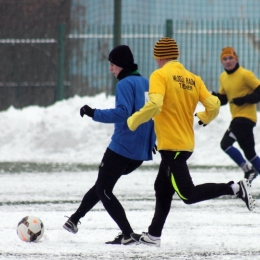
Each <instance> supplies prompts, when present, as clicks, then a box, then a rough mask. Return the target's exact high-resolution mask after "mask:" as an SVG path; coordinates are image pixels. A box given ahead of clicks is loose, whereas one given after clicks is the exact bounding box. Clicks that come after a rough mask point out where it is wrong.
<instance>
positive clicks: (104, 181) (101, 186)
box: [71, 149, 143, 236]
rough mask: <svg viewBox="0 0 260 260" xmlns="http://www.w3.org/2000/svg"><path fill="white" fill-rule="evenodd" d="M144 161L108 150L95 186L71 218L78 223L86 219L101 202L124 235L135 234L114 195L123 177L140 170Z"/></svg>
mask: <svg viewBox="0 0 260 260" xmlns="http://www.w3.org/2000/svg"><path fill="white" fill-rule="evenodd" d="M142 163H143V161H138V160H132V159H129V158H126V157H124V156H121V155H119V154H117V153H115V152H113V151H111V150H110V149H107V150H106V152H105V154H104V156H103V159H102V162H101V164H100V166H99V172H98V178H97V181H96V183H95V185H94V186H93V187H92V188H91V189H90V190H89V191H88V192H87V193H86V194H85V196H84V198H83V200H82V202H81V204H80V206H79V208H78V209H77V211H76V212H75V213H74V214H73V215H72V216H71V217H72V219H73V220H75V221H78V220H79V219H80V218H82V217H84V216H85V214H86V213H87V212H88V211H90V210H91V209H92V208H93V207H94V206H95V205H96V204H97V203H98V202H99V201H100V200H101V202H102V203H103V205H104V207H105V209H106V210H107V212H108V213H109V215H110V216H111V217H112V218H113V220H114V221H115V222H116V223H117V225H118V226H119V228H120V229H121V231H122V232H123V234H124V235H126V236H130V234H131V233H132V232H133V230H132V228H131V226H130V223H129V222H128V220H127V217H126V214H125V210H124V208H123V207H122V205H121V203H120V202H119V201H118V199H117V198H116V197H115V195H114V194H113V188H114V186H115V184H116V182H117V181H118V179H119V178H120V177H121V176H122V175H127V174H129V173H131V172H133V171H134V170H135V169H136V168H138V167H139V166H140V165H141V164H142Z"/></svg>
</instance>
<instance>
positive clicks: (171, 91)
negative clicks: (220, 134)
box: [127, 60, 220, 151]
mask: <svg viewBox="0 0 260 260" xmlns="http://www.w3.org/2000/svg"><path fill="white" fill-rule="evenodd" d="M198 102H201V103H202V104H203V105H204V107H205V111H203V112H199V113H197V116H198V118H199V119H200V120H201V121H202V122H203V123H204V124H208V123H209V122H210V121H211V120H213V119H214V118H215V117H216V116H217V115H218V112H219V107H220V101H219V99H218V98H217V97H215V96H213V95H211V93H210V92H209V91H208V90H207V88H206V86H205V84H204V82H203V81H202V79H201V78H200V77H199V76H197V75H195V74H193V73H191V72H190V71H188V70H186V69H185V67H184V66H183V65H182V64H181V63H180V62H178V61H177V60H172V61H169V62H167V63H166V64H165V65H164V66H163V67H162V68H160V69H157V70H155V71H154V72H153V73H152V74H151V76H150V80H149V101H148V102H147V103H146V104H145V106H144V107H143V108H142V109H141V110H139V111H138V112H136V113H134V114H133V115H132V116H131V117H129V118H128V120H127V123H128V127H129V128H130V130H132V131H133V130H135V129H136V128H137V127H138V126H139V125H140V124H141V123H144V122H146V121H148V120H149V119H150V118H151V117H153V118H154V123H155V133H156V137H157V143H158V145H157V147H158V150H172V151H193V150H194V145H195V141H194V130H193V123H194V112H195V110H196V107H197V104H198Z"/></svg>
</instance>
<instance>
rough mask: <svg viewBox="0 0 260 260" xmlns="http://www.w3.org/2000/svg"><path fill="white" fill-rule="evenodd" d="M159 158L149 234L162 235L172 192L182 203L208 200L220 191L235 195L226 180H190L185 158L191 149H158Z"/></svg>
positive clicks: (220, 194)
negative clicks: (212, 181)
mask: <svg viewBox="0 0 260 260" xmlns="http://www.w3.org/2000/svg"><path fill="white" fill-rule="evenodd" d="M160 153H161V157H162V161H161V164H160V168H159V172H158V175H157V178H156V180H155V183H154V189H155V197H156V205H155V213H154V217H153V219H152V223H151V225H150V226H149V228H148V232H149V234H151V235H153V236H158V237H160V236H161V233H162V229H163V226H164V223H165V221H166V218H167V216H168V213H169V211H170V208H171V201H172V197H173V195H174V193H175V192H176V193H177V194H178V196H179V197H180V198H181V199H182V200H183V202H184V203H185V204H193V203H197V202H200V201H204V200H210V199H213V198H216V197H219V196H223V195H234V193H233V190H232V188H231V187H230V185H231V184H232V183H233V182H229V183H227V184H226V183H218V184H217V183H205V184H201V185H197V186H195V185H194V184H193V181H192V178H191V176H190V172H189V169H188V166H187V163H186V161H187V160H188V158H189V157H190V156H191V154H192V153H191V152H172V151H160Z"/></svg>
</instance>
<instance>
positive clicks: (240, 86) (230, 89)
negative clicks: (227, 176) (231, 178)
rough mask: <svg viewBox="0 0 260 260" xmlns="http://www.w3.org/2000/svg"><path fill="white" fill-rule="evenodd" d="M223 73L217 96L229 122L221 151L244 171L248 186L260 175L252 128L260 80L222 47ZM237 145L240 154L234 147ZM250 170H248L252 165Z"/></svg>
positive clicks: (259, 91)
mask: <svg viewBox="0 0 260 260" xmlns="http://www.w3.org/2000/svg"><path fill="white" fill-rule="evenodd" d="M220 60H221V63H222V65H223V67H224V70H225V71H223V72H222V73H221V75H220V88H219V93H215V92H212V94H213V95H215V96H217V97H218V98H219V100H220V102H221V105H225V104H227V103H229V106H230V112H231V116H232V121H231V123H230V126H229V128H228V130H227V131H226V132H225V134H224V136H223V138H222V140H221V148H222V150H223V151H224V152H225V153H227V154H228V155H229V156H230V158H231V159H233V160H234V162H235V163H236V164H237V165H238V166H239V167H241V169H242V170H243V171H244V176H245V178H246V179H248V180H249V182H250V183H251V182H252V181H253V180H254V179H255V178H256V176H257V175H258V174H259V173H260V158H259V156H258V155H257V154H256V151H255V140H254V134H253V128H254V127H255V125H256V121H257V115H256V103H258V102H259V101H260V80H259V79H258V78H257V77H256V76H255V75H254V73H253V72H252V71H249V70H246V69H244V68H243V67H241V66H240V65H239V63H238V56H237V53H236V51H235V50H234V48H232V47H225V48H223V50H222V52H221V54H220ZM236 141H237V142H238V144H239V146H240V148H241V149H242V151H243V153H244V155H245V157H246V159H247V160H246V159H245V158H244V157H243V155H242V153H241V152H240V151H239V150H238V149H237V148H236V147H234V146H233V144H234V143H235V142H236ZM249 162H250V163H251V164H252V165H253V167H252V166H251V164H250V163H249Z"/></svg>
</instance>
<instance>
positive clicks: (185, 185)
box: [127, 37, 254, 246]
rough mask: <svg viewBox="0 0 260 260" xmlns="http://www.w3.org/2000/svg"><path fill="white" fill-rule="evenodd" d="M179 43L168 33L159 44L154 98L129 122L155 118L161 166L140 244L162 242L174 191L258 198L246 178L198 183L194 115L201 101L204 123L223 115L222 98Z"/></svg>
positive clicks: (186, 196) (197, 197)
mask: <svg viewBox="0 0 260 260" xmlns="http://www.w3.org/2000/svg"><path fill="white" fill-rule="evenodd" d="M178 56H179V50H178V46H177V43H176V42H175V41H174V40H173V39H171V38H168V37H164V38H162V39H160V40H159V41H158V42H157V43H156V44H155V47H154V58H155V59H156V63H157V65H158V69H157V70H155V71H154V72H153V73H152V74H151V76H150V81H149V100H148V102H147V103H146V104H145V105H144V107H143V108H141V109H140V110H139V111H137V112H135V113H134V114H133V115H132V116H130V117H129V118H128V120H127V124H128V127H129V128H130V130H132V131H134V130H136V129H137V128H138V127H139V125H141V124H143V123H144V122H147V121H148V120H150V119H151V118H154V124H155V133H156V137H157V142H158V144H157V146H158V151H159V152H160V154H161V164H160V167H159V172H158V175H157V177H156V180H155V184H154V188H155V197H156V205H155V213H154V217H153V219H152V223H151V224H150V226H149V228H148V232H144V233H143V234H142V235H139V234H135V233H132V234H131V237H132V238H133V239H135V241H137V242H139V243H144V244H147V245H155V246H160V243H161V240H160V237H161V234H162V229H163V226H164V223H165V221H166V218H167V215H168V213H169V211H170V208H171V202H172V197H173V195H174V194H175V192H176V193H177V194H178V196H179V197H180V199H182V200H183V202H184V203H186V204H193V203H197V202H200V201H204V200H209V199H213V198H216V197H219V196H222V195H233V196H234V195H236V196H237V197H239V198H241V199H242V200H243V201H244V202H245V203H246V206H247V208H248V209H249V210H253V208H254V200H253V198H252V196H251V195H250V194H249V187H250V184H249V182H248V180H246V179H243V180H241V181H239V182H238V183H235V182H233V181H230V182H228V183H219V184H216V183H205V184H201V185H197V186H195V185H194V184H193V181H192V178H191V176H190V172H189V169H188V166H187V160H188V159H189V157H190V156H191V155H192V152H193V149H194V130H193V123H194V113H195V109H196V107H197V104H198V102H201V103H202V104H203V106H204V107H205V110H204V111H201V112H198V113H197V114H196V115H197V117H198V118H199V124H200V125H204V126H206V125H208V124H209V123H210V122H211V121H212V120H213V119H214V118H215V117H216V116H217V115H218V113H219V107H220V101H219V99H218V98H217V97H215V96H213V95H211V93H210V92H209V91H208V90H207V88H206V86H205V84H204V83H203V81H202V79H201V78H200V77H199V76H197V75H195V74H193V73H191V72H190V71H188V70H187V69H185V67H184V66H183V65H182V64H181V63H180V62H179V61H178V60H177V58H178Z"/></svg>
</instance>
